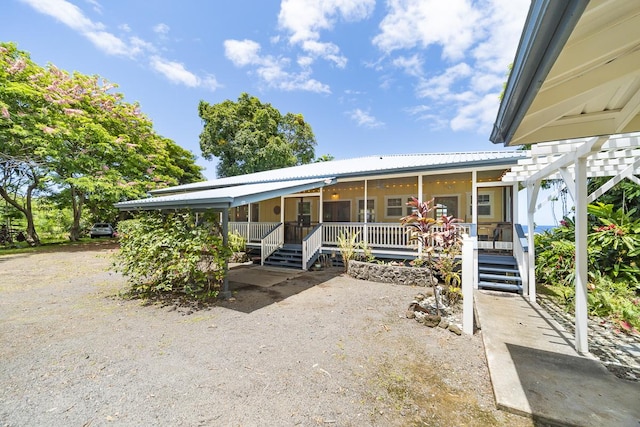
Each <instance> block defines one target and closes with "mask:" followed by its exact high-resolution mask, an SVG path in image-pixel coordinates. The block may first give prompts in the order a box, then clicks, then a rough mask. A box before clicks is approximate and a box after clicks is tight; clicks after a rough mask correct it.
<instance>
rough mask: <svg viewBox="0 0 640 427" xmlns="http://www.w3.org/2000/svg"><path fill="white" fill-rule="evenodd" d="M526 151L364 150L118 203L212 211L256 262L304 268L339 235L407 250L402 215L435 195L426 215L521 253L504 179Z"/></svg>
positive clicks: (388, 250) (401, 253)
mask: <svg viewBox="0 0 640 427" xmlns="http://www.w3.org/2000/svg"><path fill="white" fill-rule="evenodd" d="M526 157H527V152H525V151H520V150H508V151H483V152H466V153H427V154H403V155H382V156H367V157H361V158H355V159H345V160H334V161H328V162H319V163H312V164H306V165H300V166H294V167H288V168H282V169H276V170H271V171H265V172H257V173H251V174H246V175H241V176H233V177H226V178H219V179H214V180H211V181H207V182H198V183H192V184H187V185H181V186H176V187H170V188H165V189H160V190H155V191H154V192H153V193H152V194H151V197H149V198H146V199H140V200H132V201H127V202H122V203H119V204H117V205H116V206H117V207H118V208H119V209H121V210H130V211H135V210H172V209H182V208H189V209H192V210H194V211H196V212H197V211H202V210H206V209H214V210H218V211H220V212H221V213H222V222H223V228H226V229H228V230H229V231H232V232H233V231H235V232H238V233H240V234H241V235H242V236H243V237H244V238H245V239H246V241H247V245H248V246H249V247H251V248H253V249H254V250H255V251H256V253H260V257H261V262H262V263H263V264H266V265H274V266H282V267H295V268H302V269H308V268H309V267H310V266H311V265H312V263H313V262H314V261H315V260H316V259H317V258H318V257H319V256H321V255H322V254H326V255H329V256H336V255H339V251H338V249H337V248H338V238H339V237H340V236H341V235H354V234H357V235H358V238H359V239H361V240H362V241H364V242H365V243H366V245H367V247H368V248H369V249H371V250H372V252H373V254H374V255H375V256H376V257H379V258H380V257H387V258H403V259H413V258H415V257H416V256H417V254H418V252H417V247H416V246H415V244H414V243H413V242H411V241H409V237H408V235H407V233H406V229H404V228H403V227H402V225H401V224H400V218H401V217H403V216H405V215H407V214H410V213H411V210H410V209H411V208H409V207H408V206H407V205H406V203H407V201H409V200H411V198H412V197H416V198H418V199H420V200H431V199H433V200H434V203H433V204H434V206H435V209H434V211H433V215H434V217H436V218H440V217H441V216H442V215H447V216H453V217H455V218H459V219H461V220H462V222H463V226H464V227H465V230H466V232H467V233H468V234H471V235H474V236H477V237H478V240H479V242H478V246H479V248H480V250H483V251H486V252H488V251H491V252H493V253H496V254H502V255H509V256H511V255H512V254H513V253H514V252H516V253H520V254H521V253H522V251H523V249H522V248H521V247H520V242H521V241H522V239H520V238H519V237H518V229H517V224H515V221H514V219H515V218H517V212H516V207H517V191H518V188H517V183H508V184H505V183H503V182H502V177H503V176H504V175H505V174H506V173H508V172H509V171H510V170H511V168H512V167H513V166H514V165H516V164H517V162H518V160H521V159H525V158H526ZM514 242H516V245H515V246H517V247H516V248H514ZM520 258H523V256H520ZM525 271H526V270H525ZM511 287H512V290H515V291H518V290H520V289H521V286H520V283H519V282H516V283H511Z"/></svg>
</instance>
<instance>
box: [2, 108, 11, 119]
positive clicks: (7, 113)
mask: <svg viewBox="0 0 640 427" xmlns="http://www.w3.org/2000/svg"><path fill="white" fill-rule="evenodd" d="M1 113H2V117H4V118H5V119H8V118H10V117H11V116H10V115H9V110H8V109H7V107H2V111H1Z"/></svg>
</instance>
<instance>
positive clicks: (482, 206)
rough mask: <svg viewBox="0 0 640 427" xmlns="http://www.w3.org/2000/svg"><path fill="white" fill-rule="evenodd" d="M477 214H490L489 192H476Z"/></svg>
mask: <svg viewBox="0 0 640 427" xmlns="http://www.w3.org/2000/svg"><path fill="white" fill-rule="evenodd" d="M478 216H491V194H488V193H485V194H478Z"/></svg>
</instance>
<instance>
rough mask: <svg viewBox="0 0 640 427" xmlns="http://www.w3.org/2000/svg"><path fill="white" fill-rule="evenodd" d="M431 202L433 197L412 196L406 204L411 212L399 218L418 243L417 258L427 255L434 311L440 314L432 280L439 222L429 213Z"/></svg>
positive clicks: (434, 283) (434, 282)
mask: <svg viewBox="0 0 640 427" xmlns="http://www.w3.org/2000/svg"><path fill="white" fill-rule="evenodd" d="M433 202H434V199H431V200H427V201H426V202H421V201H420V200H418V199H416V198H415V197H412V198H411V201H410V202H407V206H410V207H411V208H413V209H412V212H411V214H410V215H407V216H404V217H402V218H400V223H401V224H402V225H403V226H405V227H407V232H408V234H409V239H410V240H411V241H417V242H418V243H419V248H420V250H419V253H418V258H419V259H421V260H424V258H423V256H424V255H426V257H427V259H426V261H427V266H428V267H429V280H431V283H432V284H433V296H434V298H435V301H436V311H437V313H438V315H440V307H439V305H438V294H437V286H438V282H437V281H436V280H433V252H434V250H435V247H434V243H435V240H436V239H437V227H438V225H440V224H439V223H438V221H437V220H436V219H435V218H433V215H432V214H431V212H433V209H434V206H433Z"/></svg>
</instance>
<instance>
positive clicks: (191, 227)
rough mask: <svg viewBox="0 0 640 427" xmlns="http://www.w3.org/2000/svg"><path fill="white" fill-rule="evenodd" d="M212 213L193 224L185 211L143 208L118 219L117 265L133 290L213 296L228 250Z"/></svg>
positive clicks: (143, 293) (138, 293)
mask: <svg viewBox="0 0 640 427" xmlns="http://www.w3.org/2000/svg"><path fill="white" fill-rule="evenodd" d="M201 218H202V217H201ZM215 218H217V217H216V216H215V215H205V216H204V220H203V221H199V222H198V224H196V222H195V216H194V215H192V214H191V213H189V212H175V213H170V214H166V215H165V214H162V213H157V212H143V213H140V214H138V215H137V217H136V218H135V219H131V220H127V221H122V222H120V223H119V227H118V233H119V237H120V251H118V252H117V253H116V261H115V267H116V269H117V270H118V271H121V272H122V273H123V274H124V275H125V276H126V277H127V278H128V283H129V285H130V291H131V293H132V294H133V295H143V296H152V295H154V294H155V295H158V294H163V293H172V294H184V295H187V296H189V297H196V298H213V297H215V296H217V294H218V289H219V287H220V284H221V282H222V280H223V279H224V274H225V271H224V266H225V261H226V259H228V257H229V256H230V255H231V251H230V250H229V248H227V247H225V246H224V245H223V240H222V235H221V232H220V229H219V227H218V224H217V222H215V220H214V219H215Z"/></svg>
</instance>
